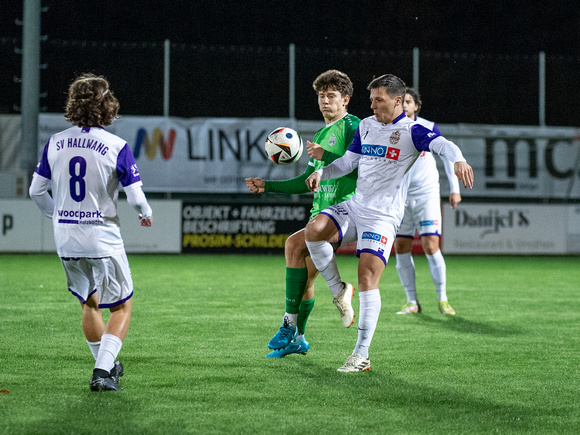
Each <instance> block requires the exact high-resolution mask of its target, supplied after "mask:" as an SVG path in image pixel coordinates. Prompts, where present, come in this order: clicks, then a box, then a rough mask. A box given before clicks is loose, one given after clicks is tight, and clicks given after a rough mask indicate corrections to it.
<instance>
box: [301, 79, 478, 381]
mask: <svg viewBox="0 0 580 435" xmlns="http://www.w3.org/2000/svg"><path fill="white" fill-rule="evenodd" d="M368 89H369V90H370V99H371V109H372V110H373V112H374V116H371V117H368V118H365V119H363V120H362V121H361V122H360V124H359V126H358V129H357V131H356V133H355V137H354V140H353V141H352V144H351V145H350V147H349V148H348V150H347V151H346V153H345V154H344V156H342V157H341V158H339V159H336V160H335V161H334V162H333V163H331V164H330V165H328V166H326V167H324V168H321V169H318V170H317V171H315V172H314V173H312V175H310V177H308V179H307V180H306V183H307V184H308V186H309V188H310V189H312V190H313V191H316V190H317V189H318V187H319V182H320V180H321V179H324V180H326V179H331V178H334V177H339V176H341V175H344V174H348V173H350V172H351V171H352V170H353V169H355V168H357V167H358V178H357V189H356V193H355V194H354V195H353V196H352V198H351V199H349V200H347V201H344V202H342V203H340V204H336V205H333V206H330V207H329V208H327V209H325V210H323V211H322V212H320V213H319V214H318V215H317V216H316V217H315V218H314V219H312V220H311V221H310V222H308V225H306V231H305V236H306V244H307V246H308V250H309V252H310V255H311V258H312V261H313V262H314V264H315V265H316V268H317V269H318V271H319V272H320V274H321V275H322V276H323V277H324V279H325V280H326V282H327V283H328V286H329V287H330V288H331V290H332V289H333V288H334V289H336V288H340V287H341V286H342V281H341V278H340V273H339V271H338V268H337V265H336V259H335V255H334V250H333V248H332V245H331V243H335V242H340V241H341V240H344V241H349V240H348V239H347V237H348V235H349V233H350V234H352V232H351V231H352V229H351V228H352V227H355V228H356V236H357V255H358V256H359V264H358V277H359V283H358V285H359V301H360V311H359V313H360V315H359V322H358V338H357V342H356V345H355V348H354V350H353V352H352V354H351V355H350V356H349V357H348V358H347V360H346V361H345V363H344V365H343V366H342V367H340V368H339V369H338V371H340V372H358V371H365V370H368V369H370V359H369V354H368V353H369V347H370V344H371V340H372V337H373V335H374V332H375V329H376V325H377V320H378V317H379V313H380V310H381V295H380V292H379V281H380V278H381V275H382V273H383V270H384V269H385V266H386V264H387V260H388V258H389V254H390V251H391V247H392V245H393V241H394V239H395V235H396V232H397V229H398V227H399V225H400V223H401V220H402V218H403V212H404V206H405V199H406V194H407V186H406V184H407V185H408V180H409V178H408V177H405V174H406V172H407V170H408V169H409V168H410V166H411V165H412V164H413V163H414V162H415V160H416V159H417V157H418V156H419V155H420V154H421V152H423V151H431V152H435V153H438V154H443V155H444V156H446V157H447V158H448V159H450V160H451V161H452V162H455V166H454V168H455V174H456V175H457V176H458V177H459V178H460V179H461V180H462V181H463V184H464V185H465V186H466V187H467V186H469V187H472V186H473V170H472V168H471V166H469V165H468V164H467V163H466V162H465V159H464V158H463V155H462V153H461V150H460V149H459V148H458V147H457V146H456V145H455V144H454V143H453V142H450V141H448V140H447V139H445V138H443V137H442V136H440V135H438V134H436V133H434V132H432V131H431V130H429V129H427V128H425V127H423V126H422V125H420V124H418V123H416V122H415V121H413V120H411V119H410V118H408V117H406V116H405V113H404V111H403V106H402V104H403V98H404V96H405V83H404V82H403V81H402V80H401V79H400V78H398V77H396V76H394V75H391V74H385V75H383V76H380V77H377V78H375V79H374V80H373V81H371V83H370V84H369V86H368Z"/></svg>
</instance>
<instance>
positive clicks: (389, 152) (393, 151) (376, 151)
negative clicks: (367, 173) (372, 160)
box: [361, 144, 401, 160]
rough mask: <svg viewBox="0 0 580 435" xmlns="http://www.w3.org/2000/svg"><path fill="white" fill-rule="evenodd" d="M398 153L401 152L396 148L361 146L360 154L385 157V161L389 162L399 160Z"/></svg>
mask: <svg viewBox="0 0 580 435" xmlns="http://www.w3.org/2000/svg"><path fill="white" fill-rule="evenodd" d="M400 152H401V150H399V149H398V148H393V147H386V146H385V145H371V144H362V145H361V153H362V155H363V156H370V157H386V158H387V159H391V160H399V153H400Z"/></svg>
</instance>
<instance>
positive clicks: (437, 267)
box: [395, 88, 461, 315]
mask: <svg viewBox="0 0 580 435" xmlns="http://www.w3.org/2000/svg"><path fill="white" fill-rule="evenodd" d="M421 105H422V101H421V96H420V95H419V93H418V92H417V91H416V90H414V89H413V88H407V91H406V94H405V98H404V100H403V109H404V111H405V113H406V115H407V116H408V117H409V118H411V119H414V120H415V121H417V122H418V123H420V124H421V125H423V126H425V127H426V128H428V129H430V130H432V131H434V132H435V133H437V134H441V133H440V131H439V128H437V126H436V125H435V123H434V122H431V121H428V120H426V119H424V118H421V117H418V116H417V113H418V112H419V110H420V109H421ZM441 161H442V163H443V166H444V168H445V173H446V175H447V178H448V180H449V186H450V195H449V203H450V204H451V207H452V208H455V207H456V206H457V204H459V202H461V195H460V193H459V182H458V180H457V177H456V176H455V174H454V173H453V167H452V163H451V162H450V161H449V160H448V159H446V158H441ZM408 177H410V184H409V190H408V193H407V202H406V204H405V217H404V218H403V222H402V223H401V228H400V229H399V232H398V233H397V239H396V240H395V253H396V259H397V273H398V275H399V278H400V280H401V284H402V285H403V288H404V289H405V293H406V296H407V302H406V303H405V304H404V305H403V308H402V309H401V311H399V312H398V313H397V314H410V313H420V312H421V305H420V304H419V302H418V298H417V290H416V287H415V264H414V262H413V257H412V249H413V239H414V236H415V232H416V231H417V232H418V233H419V236H420V238H421V245H422V248H423V251H424V252H425V255H426V257H427V260H428V263H429V270H430V272H431V277H432V278H433V282H434V284H435V289H436V292H437V300H438V305H439V311H440V312H441V313H442V314H449V315H455V310H454V309H453V308H452V307H451V305H449V302H448V301H447V291H446V267H445V260H444V259H443V255H442V254H441V251H440V249H439V242H440V238H441V199H440V193H439V190H440V189H439V171H438V170H437V164H436V162H435V158H434V157H433V155H432V154H431V153H422V154H421V155H420V156H419V158H418V159H417V162H415V164H414V165H413V167H412V168H411V169H410V171H409V174H408Z"/></svg>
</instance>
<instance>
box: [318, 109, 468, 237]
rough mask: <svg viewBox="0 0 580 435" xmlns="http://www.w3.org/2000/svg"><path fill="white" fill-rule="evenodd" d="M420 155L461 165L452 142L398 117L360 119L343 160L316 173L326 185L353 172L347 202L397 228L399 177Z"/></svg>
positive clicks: (402, 188)
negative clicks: (351, 192) (354, 176)
mask: <svg viewBox="0 0 580 435" xmlns="http://www.w3.org/2000/svg"><path fill="white" fill-rule="evenodd" d="M422 151H431V152H434V153H437V154H441V155H444V156H446V157H447V158H448V159H449V160H450V161H452V162H457V161H465V159H464V158H463V155H462V154H461V150H459V148H458V147H457V146H456V145H455V144H454V143H453V142H450V141H448V140H447V139H445V138H443V137H442V136H440V135H439V134H437V133H435V132H433V131H431V130H429V129H427V128H425V127H424V126H422V125H420V124H418V123H417V122H415V121H414V120H412V119H410V118H407V117H406V116H405V113H402V114H401V115H400V116H399V117H397V118H396V119H395V120H394V121H393V122H392V123H391V124H383V123H381V122H378V121H377V119H376V117H375V116H371V117H368V118H365V119H363V120H362V121H361V123H360V124H359V127H358V129H357V131H356V133H355V137H354V140H353V142H352V144H351V146H350V147H349V149H348V151H347V152H346V153H345V155H344V156H342V157H341V158H339V159H337V160H335V161H334V162H333V163H332V164H330V165H328V166H326V167H325V168H323V169H319V171H320V172H321V173H322V177H321V178H322V179H325V180H326V179H330V178H336V177H339V176H342V175H344V174H346V173H349V172H351V171H352V170H353V169H354V168H356V167H358V179H357V187H356V193H355V194H354V196H353V197H352V202H353V203H355V204H357V205H358V206H359V207H360V212H361V214H362V215H363V216H364V217H365V218H369V219H372V218H373V217H376V216H381V217H382V218H384V217H385V216H386V217H388V219H390V220H391V221H392V223H393V224H394V225H396V226H398V225H399V224H400V222H401V219H402V218H403V213H404V203H405V199H406V196H407V187H408V182H409V178H408V177H404V176H405V174H406V173H407V171H408V170H409V168H410V167H411V165H413V163H414V162H415V161H416V159H417V157H419V155H420V154H421V152H422Z"/></svg>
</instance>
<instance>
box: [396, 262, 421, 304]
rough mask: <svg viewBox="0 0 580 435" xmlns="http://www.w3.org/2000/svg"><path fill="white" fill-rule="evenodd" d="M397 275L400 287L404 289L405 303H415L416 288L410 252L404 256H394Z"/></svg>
mask: <svg viewBox="0 0 580 435" xmlns="http://www.w3.org/2000/svg"><path fill="white" fill-rule="evenodd" d="M395 257H396V259H397V266H396V269H397V273H398V274H399V279H400V280H401V285H402V286H403V288H404V289H405V294H406V295H407V302H411V303H413V304H416V303H417V288H416V287H415V262H414V261H413V255H411V253H410V252H407V253H406V254H396V255H395Z"/></svg>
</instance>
